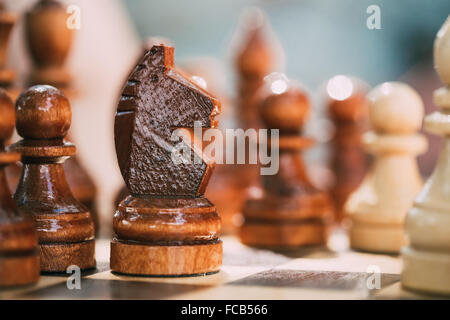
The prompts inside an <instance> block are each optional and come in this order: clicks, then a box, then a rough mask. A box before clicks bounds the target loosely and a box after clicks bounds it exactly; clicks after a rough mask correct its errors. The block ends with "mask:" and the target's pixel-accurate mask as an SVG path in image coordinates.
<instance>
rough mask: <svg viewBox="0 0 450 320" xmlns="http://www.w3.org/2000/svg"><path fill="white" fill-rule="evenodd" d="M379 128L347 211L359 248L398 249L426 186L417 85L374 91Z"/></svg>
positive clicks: (374, 121) (372, 105) (374, 123)
mask: <svg viewBox="0 0 450 320" xmlns="http://www.w3.org/2000/svg"><path fill="white" fill-rule="evenodd" d="M368 99H369V120H370V124H371V127H372V130H373V131H370V132H367V133H366V134H365V135H364V138H363V139H364V145H365V148H366V150H367V151H368V152H369V153H371V154H373V156H374V162H373V164H372V166H371V168H370V170H369V173H368V174H367V176H366V177H365V178H364V180H363V182H362V184H361V185H360V186H359V188H358V189H357V190H356V191H355V192H354V193H353V194H351V195H350V197H349V199H348V201H347V203H346V205H345V211H346V213H347V214H348V216H349V218H350V221H351V229H350V245H351V247H352V248H354V249H359V250H365V251H371V252H386V253H398V252H399V251H400V248H401V247H402V246H403V245H404V244H405V236H404V228H403V225H404V221H405V217H406V213H407V212H408V210H409V209H410V208H411V206H412V203H413V201H414V198H415V197H416V196H417V194H418V192H419V191H420V189H421V187H422V178H421V176H420V173H419V170H418V166H417V160H416V156H417V155H419V154H421V153H423V152H424V151H425V150H426V149H427V141H426V139H425V137H424V136H422V135H421V134H418V133H417V131H418V130H419V129H420V127H421V124H422V116H423V112H424V111H423V110H424V109H423V103H422V100H421V98H420V96H419V95H418V94H417V92H416V91H414V89H412V88H411V87H409V86H408V85H406V84H403V83H399V82H386V83H383V84H381V85H379V86H378V87H376V88H374V89H373V90H372V91H371V92H369V94H368Z"/></svg>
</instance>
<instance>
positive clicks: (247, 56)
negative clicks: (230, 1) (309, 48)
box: [235, 9, 281, 129]
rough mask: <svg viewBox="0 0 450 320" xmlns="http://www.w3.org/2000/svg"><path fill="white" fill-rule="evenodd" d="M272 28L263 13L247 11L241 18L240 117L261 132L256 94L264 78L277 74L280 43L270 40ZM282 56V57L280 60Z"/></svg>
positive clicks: (238, 53) (238, 64)
mask: <svg viewBox="0 0 450 320" xmlns="http://www.w3.org/2000/svg"><path fill="white" fill-rule="evenodd" d="M269 31H270V30H269V24H268V21H267V18H266V17H265V15H264V13H263V12H262V11H261V10H260V9H247V11H246V12H245V13H244V14H243V16H242V17H241V22H240V26H239V29H238V32H239V34H238V35H237V36H239V38H240V39H239V40H240V41H239V43H238V44H236V46H237V48H236V53H235V65H236V70H237V74H238V97H237V105H238V110H237V112H238V117H239V121H240V125H241V126H242V127H243V128H245V129H248V128H259V127H260V120H259V112H258V107H257V105H256V103H255V94H256V92H257V91H258V89H259V88H261V86H262V85H263V84H264V77H265V76H267V75H268V74H270V73H271V72H273V71H276V70H275V68H276V61H275V60H276V59H277V58H281V57H279V54H278V53H277V48H276V46H277V44H276V39H270V35H269ZM277 55H278V56H277Z"/></svg>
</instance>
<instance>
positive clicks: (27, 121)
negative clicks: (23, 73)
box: [16, 85, 72, 139]
mask: <svg viewBox="0 0 450 320" xmlns="http://www.w3.org/2000/svg"><path fill="white" fill-rule="evenodd" d="M71 119H72V111H71V109H70V104H69V100H68V99H67V98H66V96H65V95H64V94H63V93H62V92H61V91H59V90H58V89H56V88H55V87H52V86H48V85H37V86H33V87H31V88H28V89H27V90H25V91H24V92H22V93H21V94H20V96H19V98H18V99H17V101H16V128H17V132H18V133H19V135H20V136H22V137H23V138H25V139H58V138H64V137H65V136H66V134H67V131H68V130H69V128H70V122H71Z"/></svg>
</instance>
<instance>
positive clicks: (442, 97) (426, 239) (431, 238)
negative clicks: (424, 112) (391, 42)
mask: <svg viewBox="0 0 450 320" xmlns="http://www.w3.org/2000/svg"><path fill="white" fill-rule="evenodd" d="M434 63H435V66H436V71H437V73H438V74H439V76H440V78H441V80H442V82H443V83H444V84H445V86H444V87H442V88H440V89H438V90H436V92H435V94H434V102H435V104H436V105H437V106H438V107H439V108H440V110H439V111H437V112H434V113H432V114H430V115H429V116H427V117H426V118H425V128H426V129H427V130H428V131H430V132H432V133H435V134H438V135H441V136H443V137H444V141H443V149H442V152H441V154H440V157H439V160H438V163H437V165H436V168H435V169H434V172H433V174H432V175H431V177H430V178H429V179H428V181H427V182H426V184H425V186H424V188H423V189H422V191H421V192H420V194H419V196H418V197H417V198H416V201H415V203H414V206H413V208H412V209H411V210H410V211H409V213H408V216H407V218H406V226H405V228H406V232H407V234H408V236H409V240H410V241H409V242H410V244H409V246H408V247H405V248H403V249H402V256H403V272H402V276H401V281H402V285H403V286H404V287H405V288H409V289H414V290H420V291H426V292H435V293H441V294H447V295H449V294H450V18H448V19H447V21H446V22H445V23H444V25H443V26H442V28H441V30H440V31H439V33H438V34H437V38H436V41H435V43H434Z"/></svg>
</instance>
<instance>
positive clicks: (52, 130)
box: [13, 85, 95, 272]
mask: <svg viewBox="0 0 450 320" xmlns="http://www.w3.org/2000/svg"><path fill="white" fill-rule="evenodd" d="M71 118H72V112H71V109H70V104H69V101H68V99H67V98H66V97H65V96H64V94H62V93H61V92H60V91H59V90H58V89H56V88H54V87H52V86H47V85H38V86H34V87H31V88H29V89H27V90H25V91H24V92H22V94H21V95H20V97H19V99H18V100H17V101H16V129H17V132H18V133H19V135H20V136H21V137H23V140H21V141H19V142H17V143H16V144H14V145H13V148H14V149H15V150H16V151H18V152H20V153H21V154H22V164H23V167H22V177H21V179H20V182H19V185H18V186H17V190H16V193H15V194H14V200H15V201H16V204H17V206H18V207H19V209H20V210H22V211H23V212H25V213H27V214H29V215H30V216H32V217H33V218H34V220H35V223H36V228H37V230H38V236H39V249H40V256H41V271H44V272H65V271H66V269H67V267H68V266H70V265H76V266H78V267H80V269H89V268H93V267H95V257H94V254H95V240H94V223H93V221H92V218H91V214H90V212H89V210H88V209H87V208H86V207H85V206H83V205H82V204H81V203H80V202H78V201H77V200H76V199H75V198H74V196H73V195H72V192H71V190H70V188H69V185H68V184H67V181H66V177H65V174H64V168H63V162H64V161H65V160H66V159H67V158H69V157H70V156H73V155H74V154H75V152H76V149H75V146H74V145H73V144H71V143H69V142H65V141H64V137H65V136H66V134H67V131H68V130H69V128H70V123H71Z"/></svg>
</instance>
